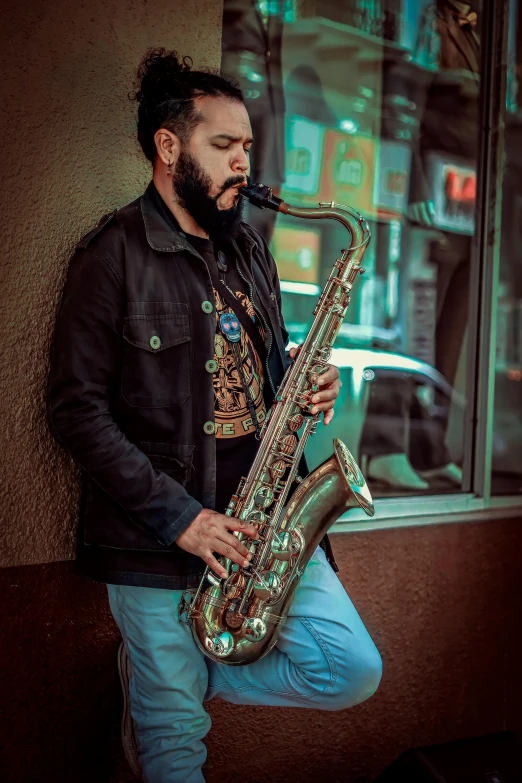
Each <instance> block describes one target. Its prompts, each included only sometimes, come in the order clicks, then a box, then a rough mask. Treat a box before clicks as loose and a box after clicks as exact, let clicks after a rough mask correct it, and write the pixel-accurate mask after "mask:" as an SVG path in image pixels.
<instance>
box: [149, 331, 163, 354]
mask: <svg viewBox="0 0 522 783" xmlns="http://www.w3.org/2000/svg"><path fill="white" fill-rule="evenodd" d="M149 343H150V347H151V348H153V349H154V350H155V351H157V350H158V348H159V347H160V346H161V340H160V338H159V337H158V335H157V334H153V335H152V337H151V338H150V340H149Z"/></svg>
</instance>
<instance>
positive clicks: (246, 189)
mask: <svg viewBox="0 0 522 783" xmlns="http://www.w3.org/2000/svg"><path fill="white" fill-rule="evenodd" d="M239 193H240V194H241V195H242V196H244V197H245V198H247V199H248V200H249V201H250V203H251V204H254V206H256V207H259V209H273V210H274V212H279V207H280V205H281V204H283V203H284V202H283V199H282V198H278V196H274V193H273V191H272V188H269V187H267V186H266V185H261V183H258V184H251V183H250V182H249V184H248V185H244V186H243V187H242V188H240V190H239Z"/></svg>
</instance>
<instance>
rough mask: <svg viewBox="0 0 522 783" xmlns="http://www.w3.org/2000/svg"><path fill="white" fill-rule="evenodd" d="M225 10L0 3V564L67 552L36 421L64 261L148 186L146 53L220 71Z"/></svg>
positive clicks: (55, 487) (66, 532)
mask: <svg viewBox="0 0 522 783" xmlns="http://www.w3.org/2000/svg"><path fill="white" fill-rule="evenodd" d="M221 14H222V3H221V0H190V2H181V1H180V0H170V2H169V0H89V2H76V3H70V2H67V1H66V0H56V1H55V2H53V3H45V2H44V3H41V2H37V0H21V1H20V2H14V0H9V2H7V3H2V6H1V10H0V30H1V31H2V35H1V41H0V44H1V45H0V69H1V70H0V72H1V74H2V76H1V84H2V87H1V90H2V97H1V101H0V117H1V120H0V122H1V136H0V138H1V145H2V151H1V155H2V180H3V182H2V201H3V203H2V224H3V227H2V253H1V255H0V269H1V272H0V284H1V291H2V294H1V302H2V308H1V320H0V345H1V346H2V361H1V364H0V399H1V406H0V407H1V419H0V454H1V458H0V461H1V462H2V464H3V471H2V478H1V480H0V492H1V496H0V504H1V505H0V507H1V515H2V524H1V525H0V536H1V538H0V553H1V560H0V564H1V565H21V564H30V563H44V562H49V561H53V560H61V559H62V560H63V559H67V558H69V557H70V556H72V554H73V543H74V528H75V518H76V504H77V482H76V479H75V473H74V470H73V467H72V465H71V461H70V460H69V459H68V458H67V457H66V456H64V455H63V454H62V452H61V450H60V449H59V448H58V447H57V446H56V445H55V444H54V443H53V442H52V441H51V439H50V436H49V435H48V432H47V428H46V423H45V420H44V387H45V378H46V372H47V351H48V345H49V340H50V335H51V330H52V324H53V321H54V314H55V308H56V304H57V300H58V296H59V292H60V290H61V284H62V280H63V276H64V272H65V269H66V264H67V261H68V258H69V255H70V252H71V249H72V248H73V246H74V244H75V242H76V241H77V239H78V238H79V237H80V236H81V235H82V234H83V233H84V232H85V231H86V230H88V229H89V228H90V227H91V226H92V225H94V224H95V223H96V222H97V221H98V219H99V218H100V217H101V216H102V215H103V214H105V213H106V212H108V211H109V210H111V209H113V208H115V207H117V206H122V205H123V204H125V203H127V202H129V201H131V200H132V199H134V198H136V196H137V195H139V193H140V192H142V191H143V189H144V187H145V185H146V183H147V182H148V179H149V168H148V166H147V164H146V162H145V160H144V158H143V156H142V154H141V151H140V149H139V147H138V145H137V142H136V141H135V119H134V118H135V111H136V105H135V104H133V103H131V102H130V101H129V100H128V98H127V95H128V93H129V91H130V90H131V89H132V84H133V80H134V73H135V70H136V67H137V65H138V63H139V61H140V59H141V57H142V56H143V54H144V52H145V51H146V49H147V48H149V47H150V46H165V47H167V48H174V49H177V50H178V51H179V52H180V53H182V54H190V55H191V56H192V57H193V59H194V62H195V64H196V65H203V64H206V65H209V66H211V67H216V66H219V60H220V47H221ZM203 20H204V24H203V23H202V21H203Z"/></svg>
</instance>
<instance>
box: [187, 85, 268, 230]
mask: <svg viewBox="0 0 522 783" xmlns="http://www.w3.org/2000/svg"><path fill="white" fill-rule="evenodd" d="M196 107H197V109H198V111H199V112H200V113H201V115H202V117H203V119H202V121H201V122H199V123H198V125H197V126H196V127H195V129H194V131H193V133H192V136H191V137H190V139H189V141H188V142H187V143H186V144H184V145H183V146H182V150H181V153H180V155H179V157H178V160H177V162H176V168H175V170H174V172H173V179H172V184H173V188H174V192H175V194H176V195H177V198H178V201H179V203H180V204H181V206H183V207H184V208H185V209H186V210H187V212H189V213H190V214H191V215H192V217H193V218H194V219H195V220H196V222H197V223H198V225H199V226H200V227H201V228H202V229H203V230H204V231H206V232H207V233H208V234H209V236H211V237H214V236H217V235H219V234H222V233H227V234H233V233H234V230H235V229H236V228H237V225H238V223H239V220H240V219H241V206H242V205H241V201H242V199H241V197H240V195H239V190H240V187H241V185H244V184H246V177H247V174H248V172H249V170H250V165H249V159H248V158H249V156H248V151H249V149H250V145H251V144H252V129H251V127H250V120H249V118H248V114H247V110H246V109H245V107H244V105H243V104H242V103H240V102H239V101H234V100H230V99H227V98H213V97H210V96H204V97H201V98H198V99H196Z"/></svg>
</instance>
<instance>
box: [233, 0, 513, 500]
mask: <svg viewBox="0 0 522 783" xmlns="http://www.w3.org/2000/svg"><path fill="white" fill-rule="evenodd" d="M223 22H224V24H223V56H222V69H223V71H224V72H225V73H226V74H229V75H231V76H234V77H236V78H237V79H238V80H239V82H240V85H241V87H242V88H243V90H244V94H245V100H246V105H247V108H248V110H249V114H250V117H251V122H252V127H253V132H254V144H253V147H252V156H251V175H252V179H253V180H254V181H257V182H262V183H264V184H267V185H271V186H272V187H273V188H274V190H275V191H276V192H277V193H278V194H279V195H281V196H282V197H283V198H284V199H285V200H286V201H288V202H290V203H292V204H296V205H301V206H302V205H306V206H313V205H316V204H317V203H318V202H321V201H335V202H339V203H340V204H348V205H350V206H352V207H354V208H355V209H357V210H359V211H360V212H361V213H362V214H363V215H364V216H365V217H366V219H367V220H368V222H369V223H370V227H371V231H372V240H371V244H370V246H369V248H368V249H367V251H366V254H365V257H364V265H365V268H366V273H365V275H364V277H363V278H361V279H360V282H359V283H358V284H357V287H356V288H355V289H354V294H353V298H352V303H351V305H350V307H349V310H348V313H347V317H346V320H345V322H344V325H343V327H342V328H341V331H340V334H339V337H338V339H337V342H336V347H335V350H334V354H333V361H334V362H335V363H336V364H337V365H338V366H339V367H340V369H341V374H342V380H343V387H342V392H341V397H340V399H339V403H338V405H337V409H336V416H335V419H334V423H333V425H332V426H331V427H329V428H324V427H320V428H318V432H317V434H316V435H315V436H314V438H313V439H312V440H311V441H310V445H309V447H307V456H308V459H309V462H310V464H311V466H312V467H313V466H315V465H316V464H319V462H321V461H322V459H324V458H325V457H326V456H328V455H329V454H330V453H331V441H332V436H333V434H334V433H335V435H336V436H338V437H340V438H341V439H342V440H343V441H345V442H346V444H347V445H348V447H349V448H350V449H351V450H352V452H353V454H354V456H356V458H357V459H358V461H359V462H360V464H361V466H362V467H363V470H364V472H365V475H366V477H367V479H368V483H369V485H370V488H371V491H372V494H373V495H374V497H387V496H394V495H395V496H408V495H419V494H437V493H455V492H461V491H464V490H467V489H469V487H465V486H464V485H463V478H462V476H463V473H462V468H463V464H464V460H465V455H466V450H467V449H468V448H471V444H469V445H466V437H465V432H466V428H465V420H466V406H467V405H468V403H469V399H470V395H471V391H472V390H470V389H468V388H467V386H468V381H467V378H468V372H467V366H468V363H467V351H468V350H471V347H470V341H469V340H468V339H467V336H468V321H469V312H470V300H471V297H470V281H471V279H472V275H471V266H472V263H473V262H472V258H473V255H472V240H473V235H474V232H475V202H476V190H477V158H478V140H479V122H478V107H479V93H480V90H479V88H480V83H479V82H480V79H479V70H480V65H479V63H480V57H481V54H480V50H481V43H480V42H481V8H480V4H479V3H473V8H472V7H471V6H470V4H468V3H460V2H452V1H451V0H437V1H436V2H425V1H424V0H417V1H416V0H382V2H368V0H321V2H319V0H302V2H295V3H294V2H292V1H291V0H259V1H258V2H256V1H255V0H224V17H223ZM518 148H519V149H522V144H519V145H518ZM509 200H510V201H512V202H513V203H512V208H513V210H516V209H520V207H521V206H522V199H521V198H518V200H517V199H515V198H513V199H509ZM248 219H249V221H250V222H251V223H252V224H253V225H254V226H256V228H257V229H258V230H259V231H260V232H261V233H262V234H263V236H264V237H265V239H266V240H267V242H269V243H270V246H271V249H272V252H273V254H274V257H275V258H276V261H277V263H278V266H279V275H280V278H281V288H282V295H283V311H284V316H285V320H286V325H287V328H288V330H289V332H290V335H291V339H292V340H293V342H295V343H299V342H300V341H302V340H303V338H304V337H305V335H306V333H307V330H308V328H309V326H310V323H311V319H312V311H313V308H314V305H315V301H316V298H317V296H318V294H319V292H320V290H321V289H322V287H323V285H324V283H325V281H326V279H327V276H328V274H329V272H330V270H331V268H332V266H333V263H334V261H335V259H336V257H337V255H338V254H339V252H340V250H341V248H343V247H345V246H346V241H347V236H346V232H345V231H344V229H342V227H340V226H339V225H337V224H336V223H335V222H334V221H314V222H313V223H312V222H310V223H306V222H304V221H302V220H298V219H295V218H289V217H281V216H277V215H276V214H275V213H272V212H270V213H269V212H268V211H267V210H265V211H260V210H256V209H255V208H254V207H249V212H248ZM513 220H515V218H514V217H513ZM516 221H517V222H516V225H517V226H521V225H522V214H520V215H519V216H518V218H516ZM518 230H519V231H520V228H519V229H518ZM510 241H511V242H512V247H513V248H515V247H517V243H516V242H515V241H514V240H510ZM518 247H520V243H518ZM506 252H507V250H506ZM518 284H520V281H519V283H518ZM509 285H511V283H509V282H506V289H505V290H506V293H501V298H502V302H504V301H507V299H508V298H509V301H510V302H511V301H512V302H513V304H512V307H513V312H515V311H516V313H517V316H516V318H517V319H518V320H517V321H516V322H517V324H518V323H519V321H520V327H517V328H518V333H519V334H520V335H522V306H521V303H522V299H521V298H520V297H522V293H521V294H517V289H516V286H515V287H513V286H512V287H511V288H509ZM503 291H504V289H501V292H503ZM517 296H518V297H519V298H518V299H517V298H516V297H517ZM477 306H478V305H477ZM502 307H503V304H502V303H499V319H501V317H502V316H501V313H502ZM510 307H511V305H510ZM517 308H518V309H517ZM510 312H511V310H510ZM513 317H515V316H513ZM499 323H500V321H499ZM511 328H512V327H511V326H509V327H506V329H511ZM501 332H502V328H501V327H499V339H500V335H501ZM513 334H514V331H513ZM521 344H522V343H521ZM517 345H518V343H517ZM515 350H518V348H517V349H515V347H514V344H513V351H515ZM521 354H522V349H521ZM519 365H520V359H519V360H518V364H516V363H515V364H509V367H508V368H507V369H506V373H508V371H509V372H511V376H509V374H506V375H505V381H503V382H504V383H505V384H506V387H509V392H506V393H508V394H510V395H513V394H514V391H513V390H514V389H517V390H519V389H522V380H521V379H520V378H518V376H517V378H518V379H517V378H515V375H516V372H517V369H518V367H519ZM519 374H520V375H521V377H522V365H521V369H520V370H519ZM503 393H504V392H501V390H500V386H499V389H498V400H499V408H498V410H499V414H498V416H499V417H500V408H501V407H502V406H503V403H502V402H501V400H502V399H503V398H502V394H503ZM517 405H519V403H515V401H514V399H513V406H512V407H513V417H514V418H516V420H517V421H519V418H518V416H519V414H518V410H519V408H517ZM510 422H511V419H510V420H509V421H507V422H506V426H507V428H508V429H509V426H510ZM520 430H521V432H520V436H521V440H522V428H520ZM498 431H499V424H498V423H496V433H497V434H498ZM468 440H469V439H468ZM513 448H514V446H513ZM518 454H522V449H518ZM508 456H509V455H508ZM520 459H522V458H520ZM495 464H497V463H495Z"/></svg>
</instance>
